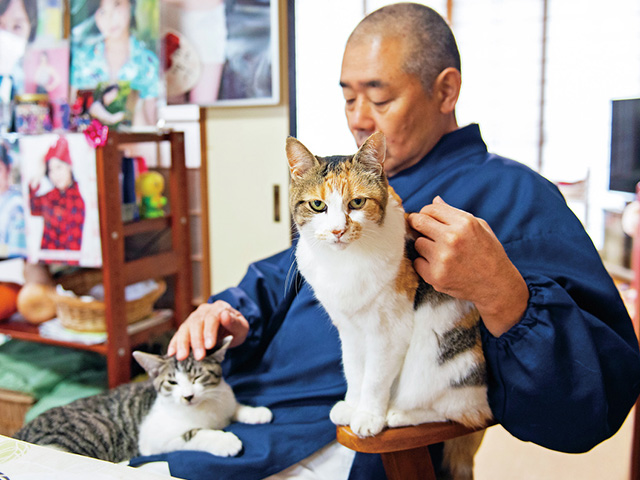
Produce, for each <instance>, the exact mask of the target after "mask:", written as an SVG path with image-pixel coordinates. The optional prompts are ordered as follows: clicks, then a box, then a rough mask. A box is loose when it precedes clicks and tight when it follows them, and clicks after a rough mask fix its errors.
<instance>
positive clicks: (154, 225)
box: [123, 216, 171, 237]
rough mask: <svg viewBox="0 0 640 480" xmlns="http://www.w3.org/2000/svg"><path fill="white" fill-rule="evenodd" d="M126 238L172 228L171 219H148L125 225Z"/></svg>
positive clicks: (168, 217)
mask: <svg viewBox="0 0 640 480" xmlns="http://www.w3.org/2000/svg"><path fill="white" fill-rule="evenodd" d="M123 228H124V235H125V237H129V236H132V235H138V234H140V233H147V232H155V231H158V230H164V229H167V228H171V217H170V216H167V217H161V218H148V219H143V220H137V221H133V222H127V223H125V224H124V225H123Z"/></svg>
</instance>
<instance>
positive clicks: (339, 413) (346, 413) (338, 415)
mask: <svg viewBox="0 0 640 480" xmlns="http://www.w3.org/2000/svg"><path fill="white" fill-rule="evenodd" d="M353 410H354V408H353V407H352V406H351V405H349V404H348V403H347V402H345V401H344V400H340V401H339V402H338V403H336V404H335V405H334V406H333V408H332V409H331V412H330V413H329V418H330V419H331V421H332V422H333V423H334V425H349V424H350V423H351V416H352V415H353Z"/></svg>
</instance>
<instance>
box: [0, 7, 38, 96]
mask: <svg viewBox="0 0 640 480" xmlns="http://www.w3.org/2000/svg"><path fill="white" fill-rule="evenodd" d="M37 27H38V3H37V0H0V78H2V79H3V81H4V79H5V78H6V79H10V80H11V83H12V85H11V88H12V90H13V91H14V92H22V90H23V83H24V72H23V70H22V64H21V63H22V58H23V56H24V53H25V50H26V48H27V45H28V44H29V43H31V42H33V40H34V39H35V37H36V30H37Z"/></svg>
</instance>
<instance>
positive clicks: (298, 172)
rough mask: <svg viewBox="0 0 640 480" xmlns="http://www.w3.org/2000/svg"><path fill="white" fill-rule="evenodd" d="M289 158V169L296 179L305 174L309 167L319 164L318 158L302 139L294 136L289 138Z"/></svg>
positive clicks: (292, 176) (287, 148)
mask: <svg viewBox="0 0 640 480" xmlns="http://www.w3.org/2000/svg"><path fill="white" fill-rule="evenodd" d="M286 150H287V159H288V160H289V171H290V172H291V178H292V179H294V180H296V179H298V178H300V177H301V176H302V175H304V174H305V173H306V172H307V171H309V169H311V168H313V167H315V166H316V165H318V159H317V158H316V157H315V155H313V154H312V153H311V152H310V151H309V150H308V149H307V147H305V146H304V145H303V144H302V142H300V140H298V139H297V138H294V137H288V138H287V147H286Z"/></svg>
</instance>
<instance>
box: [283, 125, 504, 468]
mask: <svg viewBox="0 0 640 480" xmlns="http://www.w3.org/2000/svg"><path fill="white" fill-rule="evenodd" d="M385 150H386V144H385V138H384V135H383V134H382V133H379V132H378V133H374V134H373V135H372V136H371V137H369V139H367V141H366V142H365V143H364V144H363V145H362V147H361V148H360V149H359V150H358V152H357V153H356V154H355V155H353V156H346V157H339V156H335V157H316V156H314V155H313V154H312V153H311V152H309V150H308V149H307V148H306V147H305V146H304V145H303V144H302V143H300V142H299V141H298V140H296V139H295V138H292V137H289V138H288V139H287V145H286V151H287V157H288V161H289V167H290V173H291V188H290V208H291V212H292V215H293V219H294V223H295V225H296V227H297V230H298V233H299V239H298V244H297V247H296V259H297V264H298V268H299V270H300V273H301V274H302V276H303V277H304V278H305V279H306V281H307V282H308V283H309V284H310V285H311V287H312V288H313V290H314V293H315V295H316V297H317V298H318V300H319V301H320V303H321V304H322V305H323V307H324V308H325V310H326V311H327V313H328V314H329V316H330V317H331V320H332V322H333V323H334V325H335V326H336V328H337V330H338V333H339V336H340V341H341V345H342V362H343V367H344V374H345V378H346V381H347V393H346V396H345V399H344V400H343V401H340V402H338V403H337V404H336V405H335V406H334V407H333V408H332V410H331V412H330V418H331V420H332V421H333V423H335V424H337V425H350V426H351V429H352V430H353V431H354V433H356V434H357V435H359V436H371V435H375V434H377V433H379V432H380V431H381V430H382V429H383V428H385V427H387V426H388V427H399V426H407V425H417V424H420V423H425V422H435V421H445V420H454V421H457V422H460V423H462V424H464V425H467V426H470V427H477V426H483V425H485V424H486V423H487V421H488V420H489V419H491V417H492V415H491V410H490V409H489V405H488V402H487V387H486V379H485V377H486V370H485V362H484V355H483V352H482V346H481V343H480V333H479V329H478V322H479V316H478V312H477V310H476V309H475V308H474V306H473V305H472V304H471V303H469V302H466V301H461V300H457V299H454V298H452V297H449V296H447V295H445V294H442V293H439V292H437V291H436V290H434V289H433V287H432V286H431V285H429V284H427V283H425V282H424V281H423V280H422V279H421V278H420V277H419V275H418V274H417V273H416V272H415V270H414V268H413V264H412V260H413V259H415V257H416V252H415V250H414V249H413V241H412V240H411V239H410V238H408V237H409V234H408V232H409V229H408V227H407V224H406V220H405V213H404V209H403V207H402V202H401V200H400V198H399V197H398V195H397V194H395V192H394V191H393V189H392V188H391V187H390V186H389V184H388V181H387V178H386V176H385V174H384V170H383V162H384V156H385ZM474 436H475V438H472V439H469V438H466V437H462V438H463V439H465V440H457V441H455V442H451V441H449V442H447V443H448V445H445V461H446V462H449V467H450V470H458V477H457V478H470V477H469V474H471V475H472V472H469V470H470V469H471V468H472V465H473V454H474V453H475V450H476V449H477V447H478V446H479V440H481V439H482V433H480V434H478V435H476V434H474ZM471 437H473V436H471ZM461 449H462V453H461V452H460V450H461ZM456 452H457V453H456ZM465 452H466V453H465ZM452 455H453V456H456V458H453V459H452V458H450V457H451V456H452ZM460 455H462V457H463V458H460ZM465 455H466V456H465ZM469 462H471V464H470V465H469ZM465 472H466V473H465ZM452 473H455V472H452ZM465 475H466V477H465Z"/></svg>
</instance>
